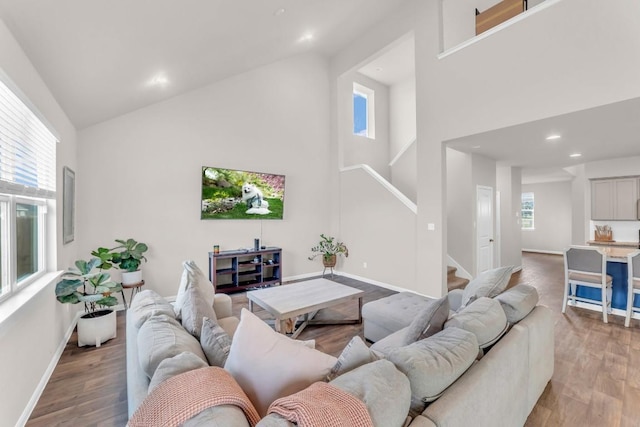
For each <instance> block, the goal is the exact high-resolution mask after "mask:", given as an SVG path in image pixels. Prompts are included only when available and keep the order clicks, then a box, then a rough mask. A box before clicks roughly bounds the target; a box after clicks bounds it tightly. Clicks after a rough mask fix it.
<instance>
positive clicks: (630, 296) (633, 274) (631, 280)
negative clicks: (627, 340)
mask: <svg viewBox="0 0 640 427" xmlns="http://www.w3.org/2000/svg"><path fill="white" fill-rule="evenodd" d="M627 272H628V273H627V316H626V318H625V319H624V326H626V327H627V328H628V327H629V324H630V323H631V315H632V314H633V312H634V311H640V308H636V307H634V306H633V300H634V297H635V296H636V294H640V251H635V252H632V253H630V254H629V255H627Z"/></svg>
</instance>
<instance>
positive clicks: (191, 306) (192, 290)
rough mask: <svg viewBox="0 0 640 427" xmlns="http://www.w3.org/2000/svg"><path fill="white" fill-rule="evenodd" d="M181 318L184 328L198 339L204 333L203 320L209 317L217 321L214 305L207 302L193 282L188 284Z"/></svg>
mask: <svg viewBox="0 0 640 427" xmlns="http://www.w3.org/2000/svg"><path fill="white" fill-rule="evenodd" d="M180 317H181V321H182V326H183V327H184V328H185V329H186V330H187V331H188V332H189V333H190V334H191V335H193V336H194V337H196V338H198V339H200V332H201V331H202V319H203V318H205V317H208V318H209V319H212V320H213V321H214V322H215V321H216V320H217V317H216V312H215V311H214V310H213V305H212V304H209V303H208V301H206V299H205V297H204V295H203V292H202V291H201V290H200V288H199V287H198V286H197V285H196V284H195V283H194V282H193V281H188V282H187V287H186V289H185V292H184V299H183V304H182V309H181V310H180Z"/></svg>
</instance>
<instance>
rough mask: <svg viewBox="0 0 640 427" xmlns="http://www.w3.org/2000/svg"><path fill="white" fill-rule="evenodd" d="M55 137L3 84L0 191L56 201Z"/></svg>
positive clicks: (0, 92) (0, 86)
mask: <svg viewBox="0 0 640 427" xmlns="http://www.w3.org/2000/svg"><path fill="white" fill-rule="evenodd" d="M55 168H56V138H55V136H54V135H53V134H52V133H51V132H50V131H49V129H47V127H46V126H45V125H44V124H43V123H42V121H40V119H38V117H37V116H36V115H35V114H34V113H33V112H32V111H31V110H30V109H29V107H27V106H26V105H25V103H24V102H22V100H20V98H18V96H16V95H15V94H14V93H13V92H12V91H11V90H10V89H9V88H8V87H7V85H6V84H4V83H3V82H1V81H0V192H3V193H9V194H16V195H24V196H34V197H42V198H45V199H52V198H55V195H56V170H55Z"/></svg>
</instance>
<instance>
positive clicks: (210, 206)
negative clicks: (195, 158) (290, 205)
mask: <svg viewBox="0 0 640 427" xmlns="http://www.w3.org/2000/svg"><path fill="white" fill-rule="evenodd" d="M200 209H201V214H200V218H201V219H282V218H283V213H284V175H277V174H272V173H263V172H249V171H243V170H236V169H222V168H212V167H209V166H203V167H202V203H201V204H200Z"/></svg>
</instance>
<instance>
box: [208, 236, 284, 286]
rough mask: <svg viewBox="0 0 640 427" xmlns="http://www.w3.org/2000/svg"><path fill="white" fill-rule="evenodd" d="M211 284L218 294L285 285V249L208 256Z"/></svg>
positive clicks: (211, 253)
mask: <svg viewBox="0 0 640 427" xmlns="http://www.w3.org/2000/svg"><path fill="white" fill-rule="evenodd" d="M209 280H211V283H213V288H214V289H215V291H216V292H217V293H225V294H226V293H232V292H240V291H244V290H246V289H257V288H262V287H267V286H275V285H281V284H282V249H280V248H274V247H267V248H265V249H260V250H257V251H256V250H248V249H247V250H245V249H241V250H234V251H221V252H219V253H217V254H216V253H214V252H209Z"/></svg>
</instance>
